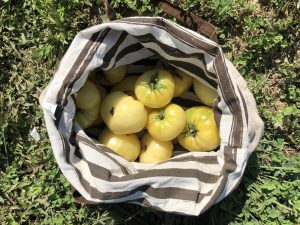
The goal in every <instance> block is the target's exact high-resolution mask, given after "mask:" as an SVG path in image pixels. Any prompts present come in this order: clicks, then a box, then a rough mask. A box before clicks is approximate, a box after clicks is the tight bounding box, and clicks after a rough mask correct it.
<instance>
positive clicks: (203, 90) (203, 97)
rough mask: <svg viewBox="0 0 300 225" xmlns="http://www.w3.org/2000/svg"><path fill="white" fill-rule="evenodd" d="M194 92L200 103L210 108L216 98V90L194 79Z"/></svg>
mask: <svg viewBox="0 0 300 225" xmlns="http://www.w3.org/2000/svg"><path fill="white" fill-rule="evenodd" d="M194 91H195V94H196V95H197V97H198V98H199V99H200V101H201V102H202V103H204V104H205V105H207V106H210V107H212V106H213V104H214V101H215V100H216V98H217V97H218V93H217V91H216V90H214V89H212V88H210V87H208V86H206V85H204V84H203V83H202V82H200V81H198V80H196V79H194Z"/></svg>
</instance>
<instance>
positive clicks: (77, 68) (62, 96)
mask: <svg viewBox="0 0 300 225" xmlns="http://www.w3.org/2000/svg"><path fill="white" fill-rule="evenodd" d="M109 31H110V28H105V29H103V30H101V31H99V32H96V33H94V34H93V35H92V36H91V38H90V40H89V41H88V42H87V44H86V45H85V46H84V48H83V49H82V51H81V52H80V54H79V56H78V57H77V59H76V61H75V63H74V64H73V66H72V67H71V69H70V71H69V72H68V74H67V75H66V78H65V79H64V81H63V84H62V86H61V87H60V89H59V91H58V94H57V99H56V103H57V105H58V107H57V109H56V111H55V113H54V115H55V118H56V121H55V125H56V127H58V125H59V121H60V118H61V115H62V112H63V109H64V106H65V105H66V104H67V97H68V95H69V94H70V92H71V90H72V87H73V85H74V83H75V82H76V81H77V80H78V79H79V78H80V76H81V74H82V73H83V72H84V70H85V69H86V68H87V66H88V65H89V63H90V62H91V60H92V59H93V57H94V54H95V53H96V50H97V48H98V47H99V45H100V44H101V42H102V41H103V39H104V38H105V36H106V35H107V33H108V32H109ZM90 50H91V51H90Z"/></svg>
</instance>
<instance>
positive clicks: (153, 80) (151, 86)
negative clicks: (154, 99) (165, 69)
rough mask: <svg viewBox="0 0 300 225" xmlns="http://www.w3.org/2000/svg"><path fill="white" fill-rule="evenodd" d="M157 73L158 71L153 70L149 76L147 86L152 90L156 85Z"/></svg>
mask: <svg viewBox="0 0 300 225" xmlns="http://www.w3.org/2000/svg"><path fill="white" fill-rule="evenodd" d="M158 74H159V71H155V73H154V74H153V75H152V76H151V77H150V81H149V87H150V88H151V89H152V90H154V89H156V87H157V85H158Z"/></svg>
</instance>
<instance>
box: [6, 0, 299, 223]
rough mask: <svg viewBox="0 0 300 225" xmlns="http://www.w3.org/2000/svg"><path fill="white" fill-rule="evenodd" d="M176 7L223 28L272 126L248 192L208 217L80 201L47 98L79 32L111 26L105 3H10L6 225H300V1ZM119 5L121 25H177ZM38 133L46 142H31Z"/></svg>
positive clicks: (148, 8) (128, 0)
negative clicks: (141, 18) (54, 145)
mask: <svg viewBox="0 0 300 225" xmlns="http://www.w3.org/2000/svg"><path fill="white" fill-rule="evenodd" d="M173 3H174V4H176V5H178V6H180V7H181V8H182V9H184V10H187V11H190V12H192V13H194V14H196V15H199V16H201V17H202V18H204V19H206V20H208V21H209V22H211V23H213V24H214V25H215V26H216V27H217V28H218V29H217V31H218V42H219V44H220V45H221V46H222V48H223V50H224V52H225V54H226V56H227V57H228V59H229V60H231V61H232V62H233V64H234V65H235V66H236V67H237V68H238V70H239V72H240V73H241V74H242V76H243V77H244V78H245V79H246V81H247V83H248V85H249V87H250V89H251V91H252V93H253V94H254V97H255V99H256V102H257V106H258V109H259V114H260V116H261V117H262V119H263V121H264V123H265V132H264V136H263V138H262V140H261V142H260V144H259V146H258V147H257V149H256V151H255V152H254V153H253V154H252V156H251V158H250V160H249V163H248V165H247V168H246V172H245V174H244V176H243V179H242V181H241V183H240V185H239V186H238V188H237V189H236V190H235V191H234V192H233V193H232V194H231V195H230V196H228V197H227V198H226V199H225V200H224V201H222V202H220V203H219V204H217V205H215V206H213V207H212V208H211V209H209V210H208V211H207V212H206V213H204V214H203V215H201V216H199V217H186V216H179V215H173V214H167V213H163V212H158V211H154V210H151V209H146V208H142V207H140V206H135V205H129V204H115V205H94V206H87V205H81V204H78V203H75V202H74V200H73V198H72V196H71V192H70V185H69V183H68V182H67V181H66V179H65V178H64V176H63V175H62V174H61V172H60V170H59V169H58V167H57V164H56V162H55V159H54V157H53V153H52V150H51V146H50V144H49V140H48V137H47V133H46V130H45V124H44V120H43V115H42V112H41V109H40V107H39V104H38V95H39V93H40V92H41V90H42V89H43V88H44V87H45V86H46V85H47V83H48V82H49V80H50V79H51V77H52V76H53V74H54V71H55V69H56V68H57V66H58V63H59V61H60V59H61V57H62V56H63V54H64V52H65V51H66V49H67V48H68V46H69V44H70V42H71V41H72V39H73V38H74V36H75V35H76V33H77V32H78V31H80V30H82V29H84V28H87V27H89V26H91V25H94V24H98V23H101V22H103V21H105V19H106V17H105V15H104V10H103V3H102V1H100V0H83V1H78V0H74V1H62V0H60V1H59V0H39V1H38V0H31V1H29V0H23V1H13V0H11V1H9V0H0V9H1V12H0V33H1V36H0V43H1V45H0V90H1V92H0V131H1V132H0V149H1V151H0V173H1V176H0V223H1V224H104V225H107V224H165V225H171V224H172V225H175V224H286V225H287V224H291V225H292V224H300V219H299V218H300V200H299V199H300V179H299V176H300V157H299V146H300V125H299V107H300V101H299V98H300V97H299V95H300V91H299V80H300V76H299V75H300V47H299V45H300V20H299V18H300V1H298V0H291V1H281V0H261V1H256V0H215V1H204V0H195V1H194V0H193V1H192V0H187V1H173ZM112 6H113V8H114V9H115V10H116V11H117V16H118V17H119V18H121V17H126V16H133V15H159V16H164V17H167V18H169V19H172V20H174V18H170V17H168V16H167V15H165V14H164V13H163V12H162V11H161V10H159V9H158V8H155V7H153V6H152V5H151V4H149V3H148V0H144V1H141V0H140V1H138V0H125V1H121V0H115V1H112ZM174 21H175V20H174ZM34 127H36V128H37V130H38V132H39V133H40V135H41V140H40V141H39V142H35V141H34V140H33V138H32V137H31V136H29V132H30V131H31V130H32V129H33V128H34Z"/></svg>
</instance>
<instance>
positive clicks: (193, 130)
mask: <svg viewBox="0 0 300 225" xmlns="http://www.w3.org/2000/svg"><path fill="white" fill-rule="evenodd" d="M197 132H198V130H197V128H196V126H195V125H194V124H192V123H188V125H187V131H185V132H183V133H184V136H185V137H187V136H192V137H196V135H197Z"/></svg>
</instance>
